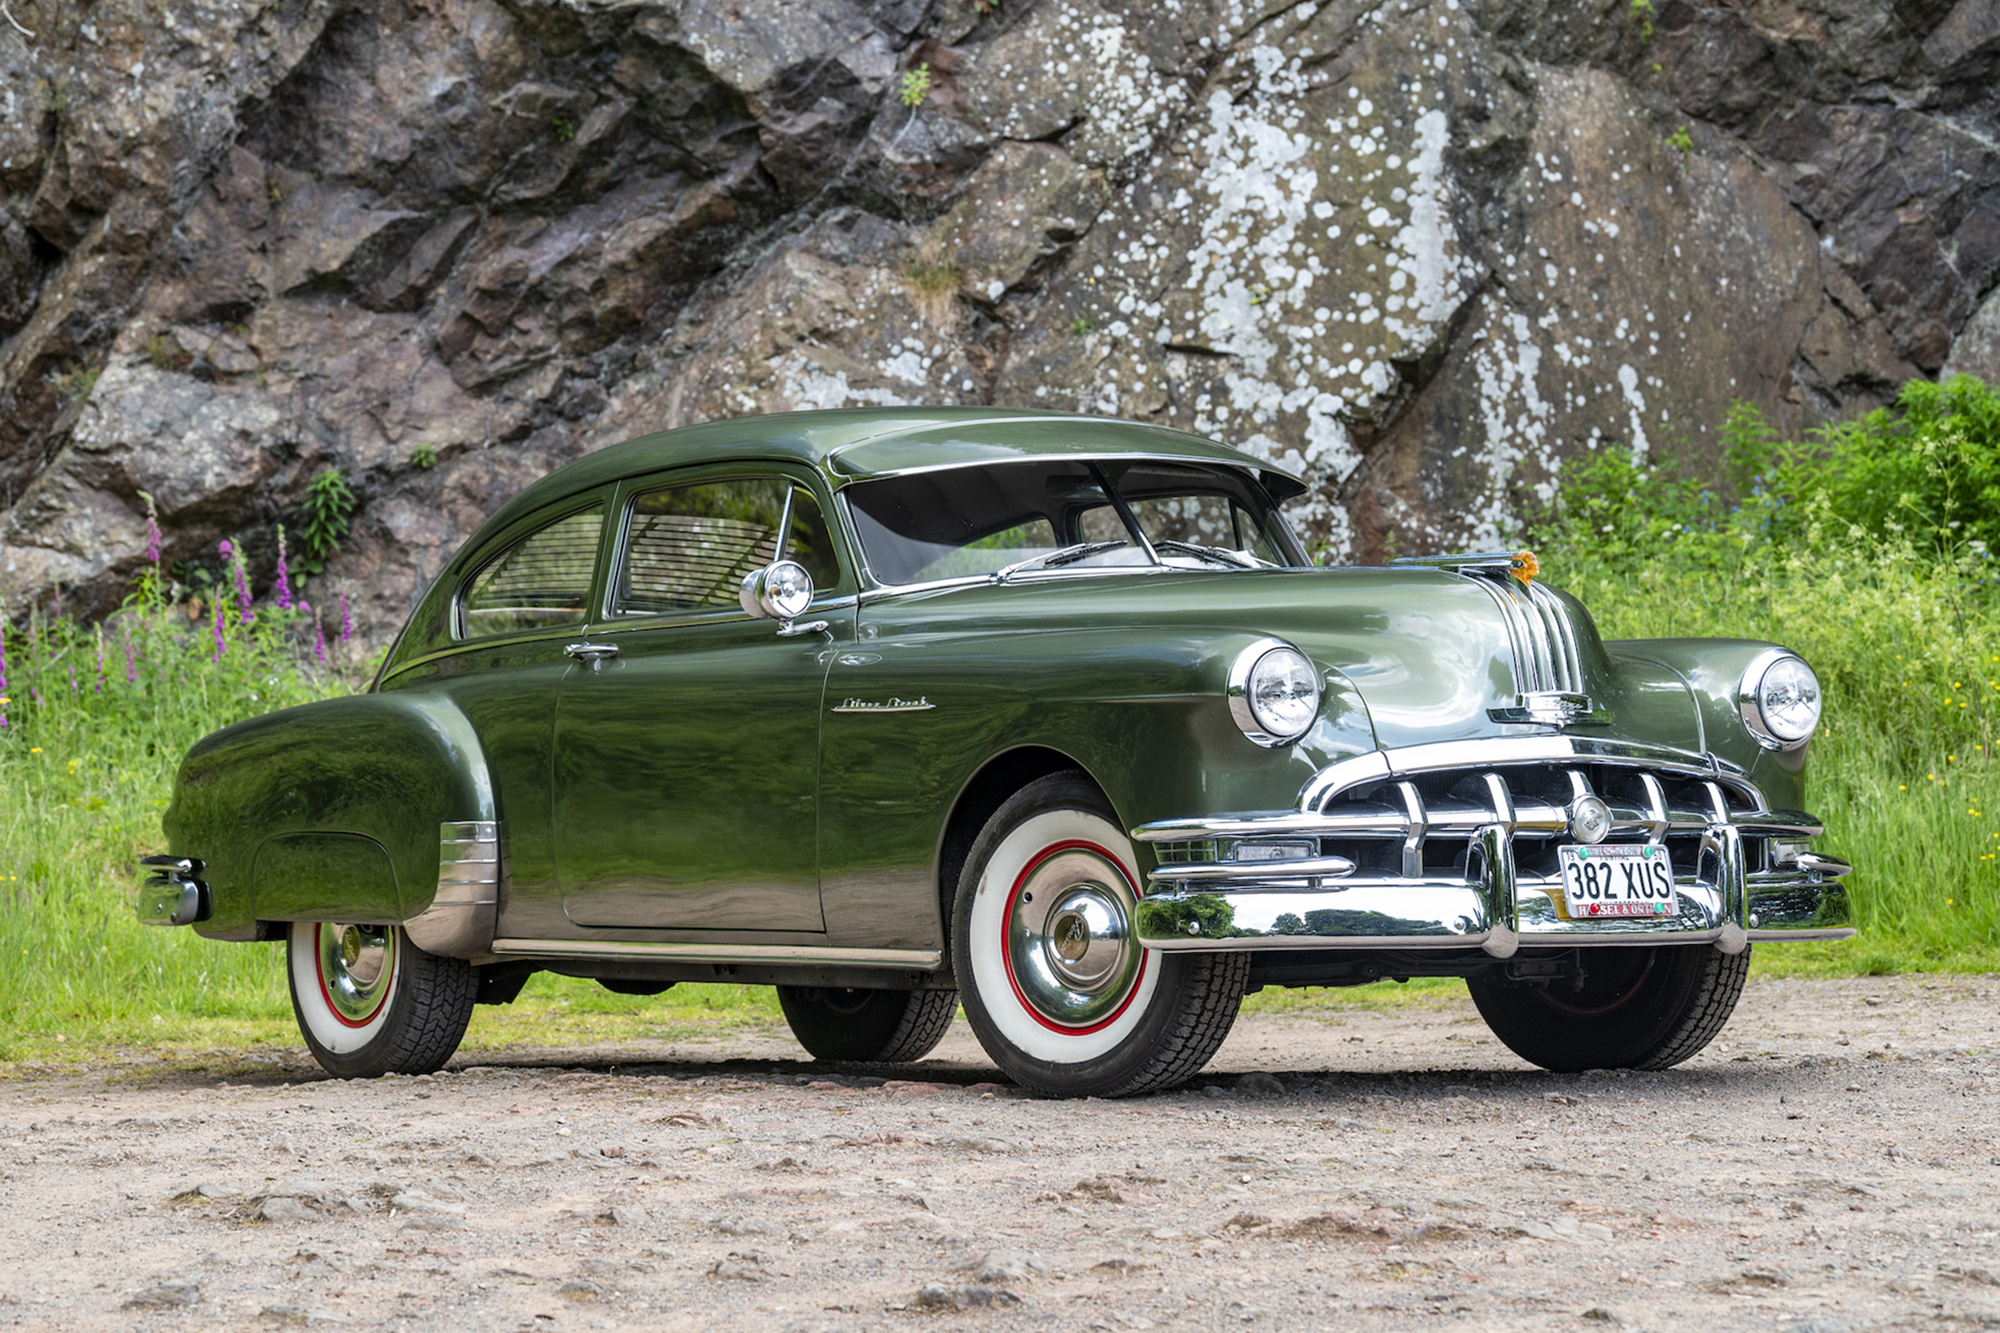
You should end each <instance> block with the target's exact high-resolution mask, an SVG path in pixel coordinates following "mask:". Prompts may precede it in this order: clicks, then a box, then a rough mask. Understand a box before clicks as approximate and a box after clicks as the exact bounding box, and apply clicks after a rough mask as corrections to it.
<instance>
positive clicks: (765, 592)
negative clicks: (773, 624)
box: [737, 560, 813, 620]
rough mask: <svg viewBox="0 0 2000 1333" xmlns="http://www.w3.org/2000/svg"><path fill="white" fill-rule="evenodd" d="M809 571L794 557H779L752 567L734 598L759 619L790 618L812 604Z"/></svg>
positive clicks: (801, 612) (811, 586)
mask: <svg viewBox="0 0 2000 1333" xmlns="http://www.w3.org/2000/svg"><path fill="white" fill-rule="evenodd" d="M812 599H813V581H812V575H810V574H808V573H806V568H805V566H804V565H801V564H800V563H799V562H798V561H796V560H780V561H778V562H776V563H775V564H770V565H766V566H765V567H764V568H762V569H759V570H753V571H752V572H751V574H750V575H749V577H747V578H745V579H744V580H743V590H742V591H741V592H740V593H738V594H737V600H738V601H740V602H742V603H743V609H744V611H746V612H747V613H749V614H750V615H752V616H755V617H756V618H758V619H759V620H792V619H795V618H796V617H798V616H800V615H803V614H804V613H805V609H806V608H807V607H808V606H810V605H812Z"/></svg>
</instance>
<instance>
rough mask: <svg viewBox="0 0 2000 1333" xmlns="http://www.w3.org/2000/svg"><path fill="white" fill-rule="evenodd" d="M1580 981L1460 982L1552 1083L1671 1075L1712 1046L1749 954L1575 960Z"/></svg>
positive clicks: (1689, 950) (1496, 1029)
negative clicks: (1621, 1074) (1654, 1072)
mask: <svg viewBox="0 0 2000 1333" xmlns="http://www.w3.org/2000/svg"><path fill="white" fill-rule="evenodd" d="M1576 955H1577V962H1578V965H1579V967H1580V968H1581V973H1580V976H1579V978H1578V979H1577V980H1575V981H1572V980H1569V979H1567V978H1562V977H1557V978H1553V979H1551V980H1549V981H1546V982H1532V983H1531V982H1520V981H1491V980H1486V979H1484V978H1478V977H1474V978H1471V979H1469V980H1468V981H1467V982H1466V986H1467V988H1468V989H1470V990H1471V992H1472V1003H1473V1004H1474V1005H1476V1006H1478V1009H1479V1015H1480V1017H1482V1018H1484V1019H1485V1020H1486V1026H1487V1027H1489V1028H1491V1029H1492V1030H1493V1035H1494V1036H1496V1037H1498V1038H1499V1039H1500V1040H1501V1041H1502V1042H1503V1043H1505V1044H1506V1046H1507V1048H1508V1049H1509V1050H1511V1051H1513V1052H1514V1054H1516V1055H1518V1056H1520V1057H1521V1058H1522V1059H1523V1060H1526V1061H1528V1062H1529V1063H1530V1064H1537V1065H1540V1066H1541V1067H1542V1068H1544V1069H1548V1070H1553V1071H1554V1072H1556V1073H1558V1074H1573V1073H1577V1072H1579V1071H1581V1070H1585V1069H1671V1068H1672V1067H1673V1066H1675V1065H1677V1064H1679V1063H1680V1062H1681V1061H1683V1060H1686V1059H1688V1058H1690V1057H1692V1056H1693V1055H1694V1054H1695V1053H1696V1052H1697V1051H1699V1050H1701V1048H1702V1047H1704V1046H1706V1045H1708V1043H1709V1042H1711V1041H1713V1040H1715V1036H1716V1034H1717V1033H1719V1032H1721V1031H1722V1025H1723V1024H1725V1023H1727V1022H1728V1021H1729V1015H1730V1014H1731V1013H1732V1012H1733V1011H1734V1010H1735V1008H1736V1001H1737V999H1738V998H1739V997H1741V996H1742V994H1743V982H1744V979H1745V978H1746V977H1748V976H1749V975H1750V951H1749V950H1748V949H1745V950H1743V951H1742V952H1741V953H1734V954H1727V953H1723V952H1721V951H1720V950H1717V949H1714V948H1712V947H1710V946H1709V945H1706V944H1692V945H1690V944H1682V945H1668V946H1662V947H1659V948H1651V949H1648V948H1629V949H1628V948H1596V949H1579V950H1577V951H1576Z"/></svg>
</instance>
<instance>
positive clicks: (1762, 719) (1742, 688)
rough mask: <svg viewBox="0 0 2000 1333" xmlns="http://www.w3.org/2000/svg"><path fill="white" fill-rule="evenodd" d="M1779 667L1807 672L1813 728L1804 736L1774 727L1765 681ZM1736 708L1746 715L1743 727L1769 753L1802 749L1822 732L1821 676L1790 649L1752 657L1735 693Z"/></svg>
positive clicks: (1808, 729) (1792, 728) (1777, 649)
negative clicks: (1765, 702)
mask: <svg viewBox="0 0 2000 1333" xmlns="http://www.w3.org/2000/svg"><path fill="white" fill-rule="evenodd" d="M1780 664H1784V665H1787V666H1790V665H1792V664H1796V666H1797V669H1798V670H1801V671H1804V672H1805V674H1806V679H1807V680H1809V681H1810V682H1811V683H1812V684H1811V690H1812V707H1813V715H1812V725H1811V726H1809V727H1807V728H1806V730H1805V732H1804V734H1803V735H1790V736H1788V735H1785V734H1784V733H1785V732H1786V731H1796V730H1797V728H1796V727H1786V726H1783V725H1781V724H1780V725H1774V724H1773V722H1772V720H1771V717H1770V716H1769V714H1768V713H1767V711H1766V709H1765V706H1764V686H1765V682H1766V680H1767V678H1768V677H1769V676H1770V674H1771V671H1772V669H1773V668H1774V667H1777V666H1779V665H1780ZM1736 707H1737V711H1738V712H1740V713H1741V714H1742V715H1743V725H1744V726H1745V727H1748V728H1749V730H1750V734H1751V736H1753V737H1754V738H1755V739H1756V741H1757V744H1759V745H1761V746H1763V747H1764V748H1765V749H1766V750H1776V751H1780V752H1782V751H1788V750H1797V749H1800V748H1802V747H1803V746H1805V745H1806V744H1807V743H1808V742H1809V741H1811V740H1812V738H1813V736H1814V735H1815V734H1816V733H1817V732H1818V731H1819V723H1820V716H1821V707H1822V699H1821V694H1820V684H1819V676H1818V674H1817V673H1816V672H1814V670H1813V669H1812V667H1811V665H1810V664H1808V663H1807V662H1806V660H1805V658H1803V657H1800V656H1799V655H1798V654H1797V653H1795V652H1793V651H1792V650H1791V649H1789V648H1771V649H1767V650H1765V651H1764V652H1761V653H1759V654H1758V655H1757V656H1756V657H1754V658H1752V659H1751V661H1750V665H1749V666H1747V667H1745V668H1744V670H1743V680H1742V682H1741V683H1740V684H1739V685H1738V686H1737V690H1736Z"/></svg>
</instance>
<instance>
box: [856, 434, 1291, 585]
mask: <svg viewBox="0 0 2000 1333" xmlns="http://www.w3.org/2000/svg"><path fill="white" fill-rule="evenodd" d="M842 494H843V495H844V496H845V497H846V499H847V504H848V512H849V513H850V514H851V515H852V516H853V519H854V527H855V531H856V534H857V535H858V536H859V537H860V540H861V550H862V554H863V555H864V556H865V557H866V559H867V561H868V568H869V571H870V572H871V573H873V574H874V576H875V578H876V579H877V580H878V581H879V582H882V583H930V582H934V581H936V580H939V579H952V578H970V577H977V576H980V575H994V576H1000V577H1012V576H1013V575H1014V574H1017V573H1025V572H1030V571H1032V570H1034V569H1036V568H1059V569H1080V568H1089V569H1106V568H1112V569H1116V568H1135V567H1148V566H1158V565H1168V566H1172V567H1175V568H1181V569H1211V570H1216V571H1223V570H1231V569H1264V568H1270V567H1272V566H1280V565H1298V564H1303V563H1304V561H1303V560H1302V559H1301V557H1300V556H1299V554H1298V545H1297V543H1296V542H1294V541H1293V540H1292V538H1291V534H1290V533H1288V532H1287V531H1286V530H1285V526H1284V521H1283V520H1282V519H1281V518H1279V517H1278V513H1277V509H1276V508H1275V506H1273V505H1272V504H1271V501H1270V497H1269V496H1268V495H1266V494H1265V493H1264V489H1263V487H1261V486H1260V485H1258V484H1257V482H1256V481H1255V480H1254V479H1253V478H1251V477H1250V476H1248V475H1247V474H1245V473H1242V472H1238V471H1235V470H1233V469H1230V468H1226V467H1207V466H1202V465H1200V464H1188V463H1165V462H1147V461H1140V462H1131V461H1107V462H1102V463H1093V462H1075V461H1070V460H1063V461H1034V462H1022V463H996V464H987V465H984V466H977V467H959V468H942V469H939V470H937V471H934V472H920V473H915V474H912V475H909V476H903V477H885V478H883V479H882V480H880V481H864V482H857V483H856V484H855V485H853V486H850V487H848V488H847V489H846V490H845V491H843V492H842ZM1135 528H1136V531H1135ZM1141 537H1143V540H1141Z"/></svg>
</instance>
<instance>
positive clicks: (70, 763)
mask: <svg viewBox="0 0 2000 1333" xmlns="http://www.w3.org/2000/svg"><path fill="white" fill-rule="evenodd" d="M225 545H227V544H225ZM222 565H223V571H224V578H223V580H222V581H221V583H220V585H219V586H212V590H211V595H209V596H207V597H186V598H181V599H178V600H176V599H175V598H173V597H170V596H169V595H168V589H167V588H166V586H165V585H164V579H163V575H162V572H161V570H160V568H159V566H158V564H157V559H156V560H155V563H154V564H152V565H151V566H149V567H148V569H147V571H146V573H145V574H144V575H143V576H142V578H141V579H140V581H139V586H138V589H137V590H136V591H135V592H134V594H133V595H132V597H131V598H129V599H128V600H127V602H126V604H125V606H124V607H123V608H122V609H121V610H120V611H119V612H118V613H116V614H115V615H112V616H110V617H108V618H106V619H105V620H104V621H102V622H100V623H97V624H84V623H82V622H81V621H79V620H77V619H74V618H72V617H69V616H65V615H63V614H61V613H60V610H59V609H58V610H57V611H56V613H54V614H50V615H44V614H42V613H41V612H40V611H39V610H36V611H31V612H30V613H29V614H28V615H27V616H26V617H25V618H23V619H22V620H21V621H17V622H15V623H13V624H8V623H7V622H6V621H5V620H4V619H0V905H4V911H0V1057H4V1056H5V1055H7V1054H8V1053H9V1050H10V1048H11V1047H14V1046H18V1045H20V1044H22V1043H24V1042H25V1043H26V1044H27V1045H28V1046H30V1047H34V1046H38V1045H40V1044H41V1040H42V1039H43V1038H46V1037H48V1036H51V1035H53V1034H61V1035H63V1036H66V1037H72V1038H73V1037H75V1036H78V1035H81V1036H85V1037H89V1036H91V1035H99V1036H110V1035H114V1034H119V1033H123V1034H131V1033H134V1032H139V1031H144V1030H146V1029H149V1028H154V1027H169V1028H172V1029H176V1030H177V1029H180V1028H181V1027H183V1026H184V1020H188V1019H194V1018H201V1019H250V1018H261V1017H264V1016H266V1015H269V1014H270V1013H272V1012H274V1011H275V1010H276V1009H278V1008H281V1007H282V1006H283V1004H284V1003H285V1000H284V993H283V977H282V975H281V974H280V973H279V970H278V969H277V968H276V967H275V966H274V965H273V960H272V956H271V952H270V950H268V949H262V948H242V947H238V946H231V945H222V944H215V943H211V942H209V941H206V940H202V939H200V938H198V937H196V936H195V935H194V934H193V933H192V932H190V931H185V930H150V929H146V928H144V927H141V926H140V925H139V924H138V922H137V921H136V920H135V919H134V917H133V915H132V906H131V890H132V889H133V888H134V887H136V884H137V874H136V862H137V860H138V858H139V857H141V856H143V855H147V854H149V853H152V852H158V851H164V850H165V840H164V838H163V836H162V834H161V832H160V815H161V812H162V810H163V809H164V808H165V806H166V798H167V795H168V792H169V791H170V789H171V786H172V779H173V773H174V769H175V767H176V766H177V765H178V763H179V761H180V756H181V754H182V753H183V752H184V751H185V750H186V749H187V748H188V746H190V745H191V744H193V743H194V742H195V741H196V740H197V739H199V738H200V737H201V736H203V735H205V734H207V733H208V732H210V731H213V730H214V729H216V728H217V727H220V726H225V725H227V724H228V723H230V722H234V721H238V720H240V719H243V718H246V717H251V716H254V715H256V714H258V713H261V712H265V711H268V710H270V709H274V708H283V707H287V706H289V705H292V704H298V703H304V702H306V701H308V700H311V699H316V698H321V697H324V696H326V695H328V694H333V693H340V692H345V691H347V690H349V689H351V688H353V686H354V684H355V683H356V682H357V681H358V680H362V679H365V675H364V673H365V671H366V668H367V664H366V663H365V662H364V661H363V660H361V654H360V651H359V649H360V645H359V643H358V641H356V640H354V639H353V638H352V637H351V634H350V633H349V632H348V630H349V627H348V625H347V622H346V617H345V610H344V607H343V606H342V605H340V604H339V603H338V602H336V604H335V605H333V606H331V607H326V608H320V609H317V610H316V609H314V608H312V607H310V606H308V605H306V604H305V603H301V602H298V601H296V600H294V599H293V598H292V597H291V595H290V589H289V588H288V587H284V586H283V583H282V577H281V585H280V588H279V589H277V590H274V593H273V595H272V596H270V597H267V598H266V599H265V601H264V602H263V604H261V605H259V604H257V603H255V602H254V601H253V599H252V597H251V595H250V589H249V584H248V578H247V572H246V570H245V568H244V565H243V561H242V557H241V554H240V553H239V552H237V551H236V550H234V549H233V548H232V549H230V550H229V553H228V555H227V556H225V557H223V561H222ZM232 584H233V586H231V585H232ZM281 602H282V605H281V604H280V603H281ZM156 1015H157V1018H156V1017H155V1016H156Z"/></svg>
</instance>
